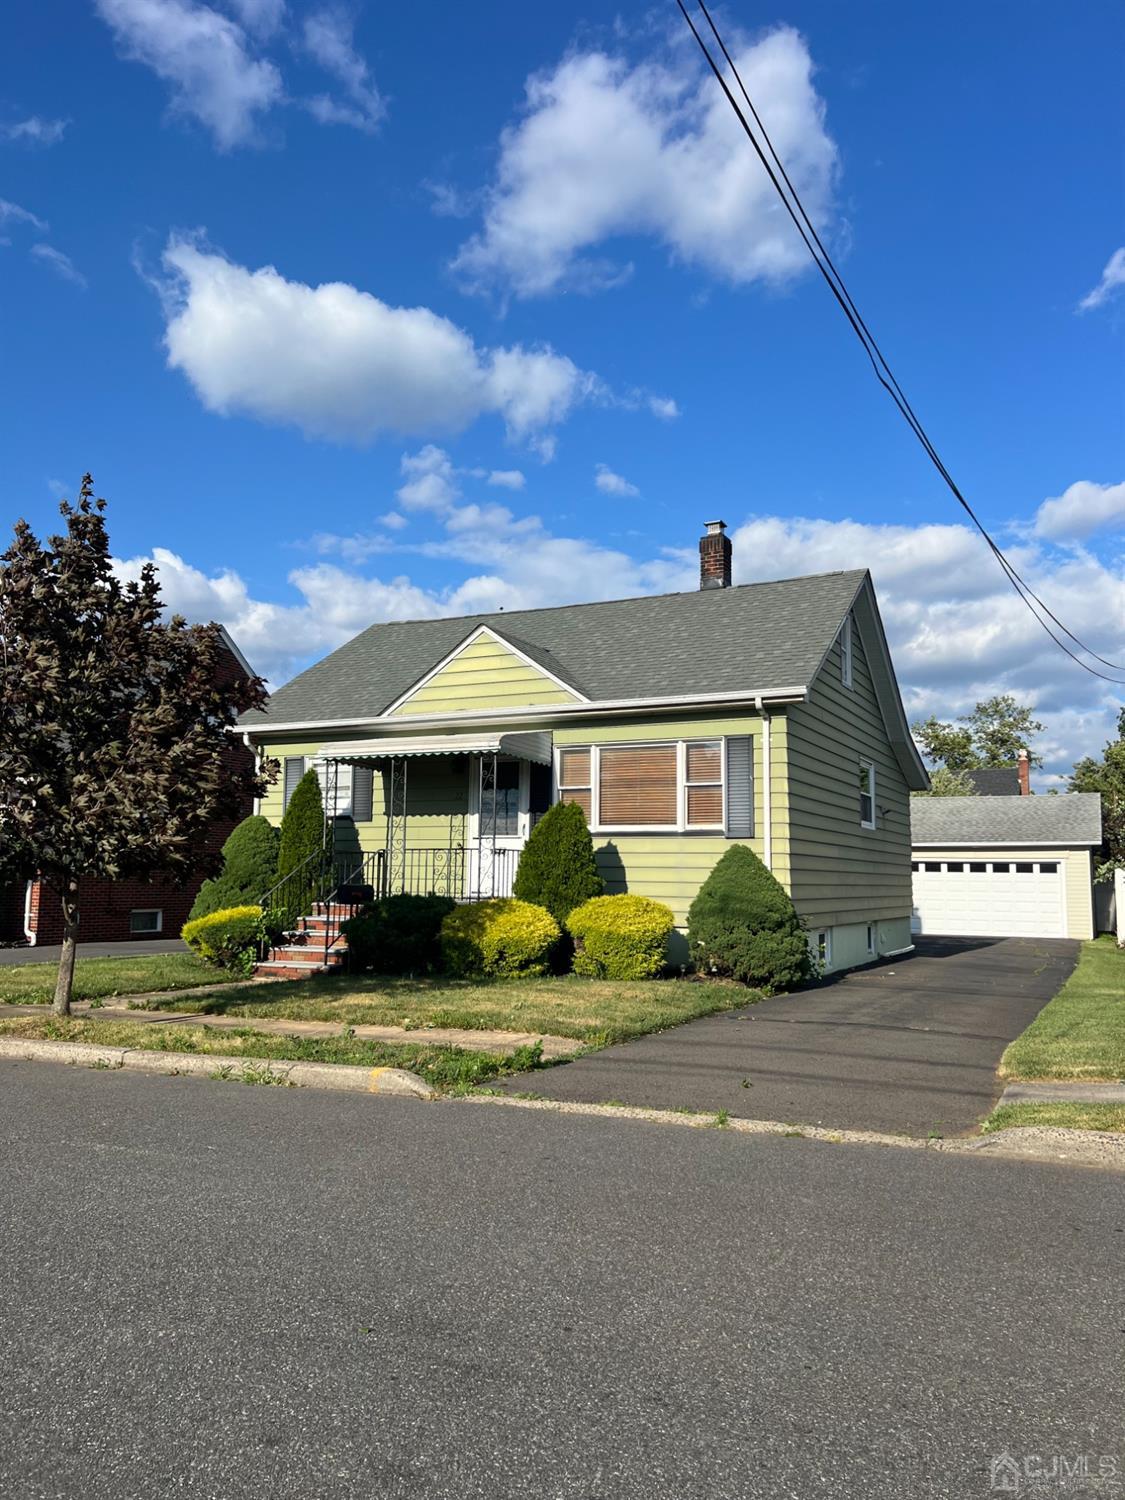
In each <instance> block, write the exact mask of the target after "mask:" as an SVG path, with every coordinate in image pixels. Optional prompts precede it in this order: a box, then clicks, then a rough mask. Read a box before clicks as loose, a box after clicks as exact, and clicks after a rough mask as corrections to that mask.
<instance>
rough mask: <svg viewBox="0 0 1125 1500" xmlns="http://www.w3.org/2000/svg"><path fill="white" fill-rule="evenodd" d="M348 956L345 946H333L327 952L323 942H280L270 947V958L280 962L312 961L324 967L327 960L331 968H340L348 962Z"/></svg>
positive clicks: (299, 962)
mask: <svg viewBox="0 0 1125 1500" xmlns="http://www.w3.org/2000/svg"><path fill="white" fill-rule="evenodd" d="M347 958H348V954H347V950H346V949H344V948H338V947H332V948H329V950H328V952H327V954H326V953H325V951H324V944H323V943H307V944H304V943H278V945H277V946H276V947H275V948H271V949H270V959H271V960H272V961H275V962H279V963H294V964H309V963H311V964H318V965H320V967H322V968H323V967H324V965H325V962H327V964H328V966H329V968H338V967H339V966H340V965H341V964H343V963H346V962H347Z"/></svg>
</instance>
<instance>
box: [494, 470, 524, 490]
mask: <svg viewBox="0 0 1125 1500" xmlns="http://www.w3.org/2000/svg"><path fill="white" fill-rule="evenodd" d="M488 483H489V484H491V485H493V486H496V487H499V488H500V489H502V490H522V489H523V487H524V485H525V484H526V483H527V480H526V478H525V477H524V474H523V471H522V470H521V469H493V470H492V472H491V473H490V474H489V476H488Z"/></svg>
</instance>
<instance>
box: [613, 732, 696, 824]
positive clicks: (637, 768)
mask: <svg viewBox="0 0 1125 1500" xmlns="http://www.w3.org/2000/svg"><path fill="white" fill-rule="evenodd" d="M598 760H599V775H598V822H599V824H600V825H601V826H602V827H603V828H612V827H617V828H675V827H677V826H678V824H679V821H680V820H679V808H678V802H679V797H678V780H679V778H678V776H677V763H676V762H677V754H676V746H675V745H630V746H621V747H618V746H612V747H611V746H608V745H603V746H601V748H600V750H599V752H598Z"/></svg>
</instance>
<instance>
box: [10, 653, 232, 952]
mask: <svg viewBox="0 0 1125 1500" xmlns="http://www.w3.org/2000/svg"><path fill="white" fill-rule="evenodd" d="M219 630H220V634H221V636H222V641H223V645H224V646H225V648H226V650H225V653H224V656H223V658H222V665H221V667H220V671H219V681H220V683H225V682H234V681H236V680H238V679H239V678H246V677H253V676H254V672H253V670H252V668H251V667H250V664H249V663H248V662H247V660H246V658H245V657H244V656H243V655H242V652H241V651H240V650H239V649H238V647H237V646H236V645H235V643H234V641H233V640H232V639H231V637H230V636H229V635H228V634H227V632H226V631H225V630H224V629H223V628H222V626H220V627H219ZM227 755H228V757H229V760H230V765H231V768H232V770H233V769H241V768H244V767H246V766H248V765H251V764H252V763H253V759H254V756H253V753H252V752H251V751H250V750H249V749H247V747H246V745H245V744H244V743H242V742H241V741H240V740H238V739H235V738H233V737H232V739H231V744H230V747H229V749H228V751H227ZM251 812H253V806H252V803H251V801H250V800H249V799H248V800H247V802H246V805H245V806H244V807H243V808H241V809H240V811H239V812H238V814H237V816H236V817H234V818H229V817H228V818H218V819H216V820H215V822H214V823H213V824H212V825H211V830H210V832H209V834H208V836H207V843H206V847H207V851H208V853H211V852H216V853H217V852H218V850H220V849H221V848H222V846H223V844H224V843H225V842H226V840H227V837H228V835H229V834H230V832H231V830H232V829H233V828H234V826H235V824H236V823H239V822H241V821H242V819H243V818H245V817H248V816H249V814H250V813H251ZM203 880H204V876H203V874H202V873H200V874H198V875H192V876H191V877H190V878H189V879H187V880H185V879H183V878H182V877H179V876H169V875H159V874H157V875H153V876H151V877H150V878H148V879H135V878H130V879H125V880H98V879H86V880H83V881H82V883H81V887H80V894H79V902H80V905H79V911H80V912H81V925H80V938H81V941H82V942H84V943H117V942H138V941H143V940H145V939H149V938H151V939H152V940H154V941H156V940H159V939H162V938H175V937H179V935H180V928H181V927H182V926H183V924H184V923H185V922H186V921H187V917H188V912H189V911H190V910H191V907H192V903H193V902H194V900H195V898H196V896H197V894H198V892H199V887H200V886H201V885H202V884H203ZM62 938H63V932H62V908H61V905H60V902H59V898H58V895H57V894H56V893H55V892H54V891H53V890H52V888H51V887H50V885H49V884H48V883H47V882H46V881H44V880H40V879H38V878H33V879H30V880H24V881H13V882H11V883H9V884H8V885H6V886H5V885H0V943H3V944H17V943H21V942H23V943H27V944H28V945H30V946H45V945H49V944H55V943H61V942H62Z"/></svg>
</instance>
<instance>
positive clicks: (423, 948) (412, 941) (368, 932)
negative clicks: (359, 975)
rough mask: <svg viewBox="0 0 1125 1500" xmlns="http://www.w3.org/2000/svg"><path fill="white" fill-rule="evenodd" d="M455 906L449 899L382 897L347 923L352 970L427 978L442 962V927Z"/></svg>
mask: <svg viewBox="0 0 1125 1500" xmlns="http://www.w3.org/2000/svg"><path fill="white" fill-rule="evenodd" d="M455 905H456V902H454V901H452V900H451V899H450V898H449V897H448V896H410V895H401V896H383V897H382V898H381V899H380V900H378V901H375V902H373V903H372V904H371V905H369V906H365V907H364V909H363V910H362V911H361V912H359V913H358V914H357V915H356V916H354V917H351V918H349V919H348V921H346V922H345V923H344V924H343V926H342V928H341V931H342V932H343V934H344V936H345V937H346V938H347V940H348V963H349V965H350V967H351V968H352V969H374V970H375V971H376V972H377V973H379V974H426V973H429V971H430V970H431V969H436V968H437V967H438V964H439V962H440V958H441V924H442V919H443V918H444V917H446V916H447V915H448V914H449V913H450V912H451V911H452V910H453V908H454V906H455Z"/></svg>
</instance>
